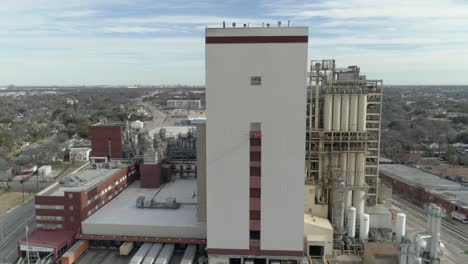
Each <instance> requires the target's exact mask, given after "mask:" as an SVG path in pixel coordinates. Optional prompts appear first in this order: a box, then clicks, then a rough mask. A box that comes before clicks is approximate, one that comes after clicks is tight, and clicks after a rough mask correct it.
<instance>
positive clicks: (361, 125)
mask: <svg viewBox="0 0 468 264" xmlns="http://www.w3.org/2000/svg"><path fill="white" fill-rule="evenodd" d="M366 115H367V95H365V94H360V95H359V104H358V119H357V130H358V131H366V124H367V121H366Z"/></svg>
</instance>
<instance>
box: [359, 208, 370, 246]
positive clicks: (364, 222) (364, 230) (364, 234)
mask: <svg viewBox="0 0 468 264" xmlns="http://www.w3.org/2000/svg"><path fill="white" fill-rule="evenodd" d="M368 238H369V215H368V214H362V215H361V223H360V227H359V239H361V240H367V239H368Z"/></svg>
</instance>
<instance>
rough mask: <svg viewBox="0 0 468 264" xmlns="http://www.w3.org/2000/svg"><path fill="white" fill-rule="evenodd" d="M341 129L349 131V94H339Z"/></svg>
mask: <svg viewBox="0 0 468 264" xmlns="http://www.w3.org/2000/svg"><path fill="white" fill-rule="evenodd" d="M340 129H341V131H349V94H344V95H342V96H341V124H340Z"/></svg>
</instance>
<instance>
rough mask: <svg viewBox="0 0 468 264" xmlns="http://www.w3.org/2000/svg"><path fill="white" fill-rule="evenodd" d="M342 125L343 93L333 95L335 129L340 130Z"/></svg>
mask: <svg viewBox="0 0 468 264" xmlns="http://www.w3.org/2000/svg"><path fill="white" fill-rule="evenodd" d="M340 125H341V95H339V94H335V95H333V127H332V129H333V131H340V127H341V126H340Z"/></svg>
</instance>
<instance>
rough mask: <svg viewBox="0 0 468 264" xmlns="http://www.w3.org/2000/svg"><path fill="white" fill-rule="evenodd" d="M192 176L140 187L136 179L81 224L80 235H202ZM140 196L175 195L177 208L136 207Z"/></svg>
mask: <svg viewBox="0 0 468 264" xmlns="http://www.w3.org/2000/svg"><path fill="white" fill-rule="evenodd" d="M196 193H197V181H196V179H178V180H175V181H172V182H169V183H166V184H165V185H163V186H161V187H160V188H158V189H145V188H140V182H139V181H136V182H134V183H133V184H131V185H130V186H128V187H127V188H126V189H125V190H124V191H123V192H122V193H120V194H119V195H118V196H117V197H115V198H114V199H113V200H111V201H110V202H109V203H107V204H106V205H105V206H103V207H102V208H101V209H99V210H98V211H96V212H95V213H94V214H92V215H91V216H90V217H88V218H87V219H86V220H85V221H83V223H82V233H83V234H84V235H104V236H105V235H107V236H109V235H113V236H142V237H169V238H196V239H205V238H206V223H199V222H198V217H197V213H198V212H197V195H196ZM140 195H144V196H145V197H146V199H151V198H152V197H154V196H155V195H156V201H157V202H165V201H166V199H167V198H171V197H175V198H176V200H177V202H178V203H181V205H180V207H179V208H177V209H156V208H137V207H136V199H137V198H138V197H139V196H140Z"/></svg>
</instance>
